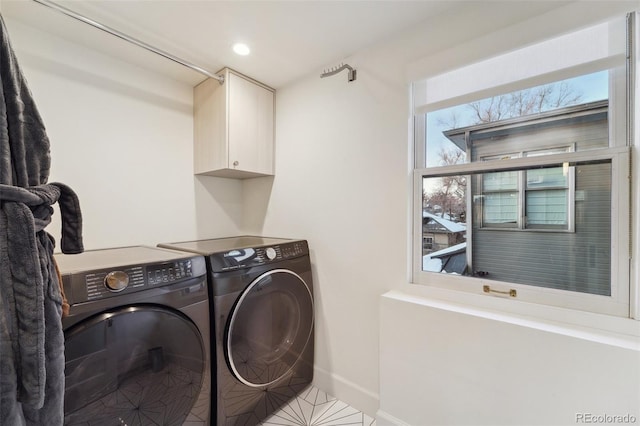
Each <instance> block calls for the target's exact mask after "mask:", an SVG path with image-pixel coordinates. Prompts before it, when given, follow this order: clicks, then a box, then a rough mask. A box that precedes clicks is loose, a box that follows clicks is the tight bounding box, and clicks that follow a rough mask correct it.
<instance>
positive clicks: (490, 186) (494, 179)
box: [482, 172, 518, 191]
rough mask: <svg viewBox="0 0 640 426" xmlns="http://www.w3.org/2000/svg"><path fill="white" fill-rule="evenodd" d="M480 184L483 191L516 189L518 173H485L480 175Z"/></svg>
mask: <svg viewBox="0 0 640 426" xmlns="http://www.w3.org/2000/svg"><path fill="white" fill-rule="evenodd" d="M482 185H483V189H484V190H485V191H506V190H516V189H518V173H516V172H498V173H486V174H485V175H484V176H483V177H482Z"/></svg>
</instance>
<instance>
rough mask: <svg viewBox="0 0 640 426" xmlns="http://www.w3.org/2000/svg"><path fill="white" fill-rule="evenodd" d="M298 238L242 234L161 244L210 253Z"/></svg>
mask: <svg viewBox="0 0 640 426" xmlns="http://www.w3.org/2000/svg"><path fill="white" fill-rule="evenodd" d="M292 241H297V240H290V239H284V238H267V237H255V236H241V237H229V238H215V239H210V240H198V241H185V242H180V243H166V244H159V246H160V247H165V248H169V249H174V250H184V251H189V252H192V253H197V254H203V255H209V254H214V253H222V252H226V251H230V250H235V249H246V248H255V247H264V246H270V245H276V244H284V243H289V242H292Z"/></svg>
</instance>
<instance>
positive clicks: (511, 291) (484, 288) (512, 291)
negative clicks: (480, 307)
mask: <svg viewBox="0 0 640 426" xmlns="http://www.w3.org/2000/svg"><path fill="white" fill-rule="evenodd" d="M482 291H484V292H485V293H497V294H505V295H508V296H510V297H517V296H518V292H517V291H516V290H515V289H513V288H511V289H509V290H508V291H503V290H494V289H492V288H491V287H490V286H488V285H483V286H482Z"/></svg>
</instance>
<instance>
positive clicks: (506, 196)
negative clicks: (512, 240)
mask: <svg viewBox="0 0 640 426" xmlns="http://www.w3.org/2000/svg"><path fill="white" fill-rule="evenodd" d="M482 201H483V209H482V213H483V221H484V224H485V225H491V224H497V223H513V224H514V225H515V224H516V223H517V221H518V193H517V192H496V193H486V192H485V193H484V194H483V196H482Z"/></svg>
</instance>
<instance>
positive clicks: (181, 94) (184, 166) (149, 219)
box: [5, 17, 242, 249]
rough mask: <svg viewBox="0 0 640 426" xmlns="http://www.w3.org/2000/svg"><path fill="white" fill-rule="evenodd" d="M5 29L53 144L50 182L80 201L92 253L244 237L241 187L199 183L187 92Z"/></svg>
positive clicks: (54, 41) (55, 227)
mask: <svg viewBox="0 0 640 426" xmlns="http://www.w3.org/2000/svg"><path fill="white" fill-rule="evenodd" d="M5 22H6V24H7V27H8V29H9V36H10V40H11V43H12V46H13V48H14V51H15V53H16V56H17V58H18V63H19V65H20V66H21V68H22V70H23V73H24V75H25V77H26V79H27V82H28V85H29V88H30V90H31V92H32V94H33V96H34V98H35V101H36V105H37V107H38V109H39V111H40V114H41V115H42V118H43V120H44V123H45V126H46V127H47V134H48V136H49V139H50V141H51V157H52V160H51V163H52V164H51V174H50V178H49V181H50V182H56V181H58V182H63V183H65V184H67V185H69V186H70V187H71V188H72V189H73V190H75V192H76V193H77V194H78V196H79V198H80V205H81V208H82V213H83V219H84V220H83V232H84V242H85V248H86V249H96V248H104V247H117V246H126V245H137V244H150V245H155V244H157V243H159V242H168V241H177V240H180V241H184V240H188V239H194V238H205V237H211V236H227V235H235V234H238V233H239V229H240V227H241V222H242V184H241V183H240V182H238V181H235V180H228V179H219V178H210V177H194V176H193V166H192V164H193V148H192V145H193V117H192V87H191V86H190V85H187V84H184V83H181V82H178V81H175V80H171V79H170V78H167V77H163V76H161V75H159V74H156V73H153V72H150V71H148V70H143V69H141V68H138V67H135V66H132V65H129V64H127V63H124V62H121V61H119V60H116V59H114V58H112V57H108V56H105V55H102V54H100V53H97V52H96V51H95V50H91V49H88V48H86V47H82V46H80V45H78V44H75V43H71V42H69V41H66V40H63V39H61V38H58V37H55V36H53V35H51V34H50V33H45V32H42V31H40V30H38V29H35V28H33V27H31V26H28V25H25V24H24V23H22V22H19V21H15V20H12V19H10V18H7V17H5ZM59 230H60V223H59V214H57V212H56V215H55V216H54V222H53V223H52V224H51V225H50V226H49V227H48V231H49V232H50V233H52V234H53V235H54V236H55V237H56V240H57V241H59Z"/></svg>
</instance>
